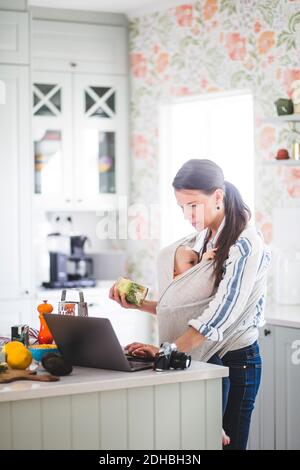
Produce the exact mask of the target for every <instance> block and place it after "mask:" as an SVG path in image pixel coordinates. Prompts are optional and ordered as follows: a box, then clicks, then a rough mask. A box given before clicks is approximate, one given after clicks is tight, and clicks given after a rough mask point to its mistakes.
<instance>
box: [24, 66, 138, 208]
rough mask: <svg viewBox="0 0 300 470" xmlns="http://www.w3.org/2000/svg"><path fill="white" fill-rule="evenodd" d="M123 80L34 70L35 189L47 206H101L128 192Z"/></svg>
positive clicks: (38, 201)
mask: <svg viewBox="0 0 300 470" xmlns="http://www.w3.org/2000/svg"><path fill="white" fill-rule="evenodd" d="M126 83H127V82H126V79H125V78H124V77H119V76H109V75H98V74H77V73H63V72H55V73H54V72H50V71H49V72H45V71H43V72H35V73H34V74H33V140H34V142H33V146H34V168H35V170H34V192H35V202H36V204H37V205H38V206H40V207H43V208H44V209H48V210H101V209H110V208H112V207H114V206H115V205H116V202H117V200H116V198H117V196H120V195H122V196H123V195H124V196H126V195H127V194H128V177H129V175H128V123H127V121H128V119H127V86H126Z"/></svg>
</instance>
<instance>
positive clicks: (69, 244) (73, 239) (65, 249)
mask: <svg viewBox="0 0 300 470" xmlns="http://www.w3.org/2000/svg"><path fill="white" fill-rule="evenodd" d="M48 239H49V257H50V280H49V281H47V282H43V287H46V288H52V289H60V288H72V287H94V286H95V285H96V280H95V279H94V278H93V259H92V257H90V256H88V255H86V254H85V252H84V246H85V244H86V242H89V238H88V237H87V236H85V235H71V236H68V235H61V234H60V233H52V234H49V235H48Z"/></svg>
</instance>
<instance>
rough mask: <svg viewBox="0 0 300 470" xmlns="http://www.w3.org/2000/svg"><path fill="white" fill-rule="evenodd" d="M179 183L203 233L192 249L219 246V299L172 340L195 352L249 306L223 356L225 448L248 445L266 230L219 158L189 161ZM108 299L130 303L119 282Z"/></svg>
mask: <svg viewBox="0 0 300 470" xmlns="http://www.w3.org/2000/svg"><path fill="white" fill-rule="evenodd" d="M173 187H174V190H175V197H176V200H177V203H178V204H179V205H180V206H181V207H182V209H183V210H184V212H185V214H187V217H188V219H189V221H190V222H191V224H192V225H193V227H194V228H195V229H196V230H197V231H198V232H201V233H199V239H198V240H197V243H196V244H195V246H194V250H195V249H197V250H199V253H200V255H201V254H203V253H205V252H206V251H207V250H211V249H215V257H214V260H213V263H214V277H213V279H214V281H213V282H214V288H215V290H214V295H213V298H212V300H211V301H210V302H209V304H208V306H207V307H206V308H205V310H204V311H203V312H201V315H200V316H199V317H198V318H192V319H191V320H189V321H188V323H187V325H186V330H185V331H184V333H183V334H182V335H180V336H179V337H178V338H177V339H176V340H175V341H174V343H175V346H176V347H177V349H178V350H179V351H182V352H191V351H193V350H194V349H196V348H199V347H200V346H201V345H205V344H206V343H207V344H208V342H215V343H216V342H220V344H221V341H223V337H224V338H225V337H226V332H227V331H228V330H229V329H230V327H231V326H232V325H234V324H235V322H236V321H237V320H238V319H239V318H240V317H242V316H243V313H244V312H245V311H246V310H248V311H249V309H250V321H249V315H248V317H247V321H246V322H244V323H245V325H244V324H243V323H242V325H243V326H242V329H241V331H240V334H239V335H238V339H237V340H235V341H234V342H233V343H232V342H231V343H230V344H228V348H227V350H226V353H225V354H224V355H223V356H222V354H220V355H221V357H222V363H223V364H224V366H227V367H229V380H230V388H229V393H228V398H227V403H226V407H225V412H224V416H223V428H224V430H225V432H226V434H228V436H229V437H230V445H228V446H227V447H226V448H227V449H246V446H247V440H248V434H249V427H250V420H251V414H252V411H253V408H254V402H255V398H256V395H257V391H258V388H259V384H260V378H261V357H260V353H259V347H258V344H257V338H258V327H259V326H261V325H262V324H263V307H264V297H265V296H264V293H263V294H262V292H261V289H257V288H256V287H257V283H258V282H260V283H261V282H262V280H263V281H265V279H266V273H267V266H268V265H269V262H270V254H269V252H268V250H267V249H266V247H265V245H264V242H263V240H262V236H261V234H260V233H259V232H258V231H257V230H256V229H255V227H253V226H250V225H249V224H248V222H249V219H250V216H251V214H250V210H249V209H248V207H247V206H246V205H245V203H244V202H243V200H242V198H241V195H240V193H239V191H238V190H237V189H236V188H235V186H233V185H232V184H231V183H228V182H226V181H224V175H223V171H222V169H221V168H220V167H219V166H218V165H216V164H215V163H214V162H212V161H210V160H197V159H193V160H189V161H188V162H186V163H185V164H184V165H183V166H182V167H181V168H180V170H179V171H178V173H177V174H176V176H175V178H174V181H173ZM199 208H200V209H201V210H199ZM203 229H204V230H205V232H204V231H203ZM203 235H205V236H203ZM192 269H194V268H192ZM257 292H258V293H259V294H257V295H256V293H257ZM110 297H111V298H112V299H113V300H115V301H117V302H118V303H119V304H120V305H122V306H123V307H125V308H132V305H130V304H128V303H127V302H126V300H125V296H124V295H122V296H121V297H120V296H119V295H118V292H117V289H116V286H115V285H113V286H112V287H111V289H110ZM156 308H157V302H155V301H145V302H144V303H143V305H142V306H141V310H143V311H146V312H149V313H153V314H155V313H156ZM177 321H179V320H178V317H177ZM127 349H128V351H129V353H131V354H135V355H148V354H150V355H152V356H154V355H155V354H156V353H157V352H158V350H159V349H158V348H157V347H156V346H154V345H147V344H143V343H136V342H135V343H132V344H130V345H128V346H127Z"/></svg>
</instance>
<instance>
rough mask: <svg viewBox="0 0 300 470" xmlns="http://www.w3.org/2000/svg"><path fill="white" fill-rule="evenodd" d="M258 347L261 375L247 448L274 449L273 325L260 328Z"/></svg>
mask: <svg viewBox="0 0 300 470" xmlns="http://www.w3.org/2000/svg"><path fill="white" fill-rule="evenodd" d="M259 347H260V353H261V356H262V377H261V384H260V388H259V392H258V396H257V399H256V402H255V408H254V411H253V414H252V418H251V429H250V435H249V443H248V446H249V449H251V450H255V449H265V450H274V449H275V375H274V372H275V363H274V361H275V358H274V352H275V327H274V326H272V325H265V327H264V328H262V329H261V330H260V337H259Z"/></svg>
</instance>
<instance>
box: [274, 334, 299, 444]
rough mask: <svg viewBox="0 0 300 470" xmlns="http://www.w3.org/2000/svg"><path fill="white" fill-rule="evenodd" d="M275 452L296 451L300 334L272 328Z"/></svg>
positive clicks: (297, 438) (297, 441) (297, 437)
mask: <svg viewBox="0 0 300 470" xmlns="http://www.w3.org/2000/svg"><path fill="white" fill-rule="evenodd" d="M275 333H276V347H275V364H276V388H275V391H276V449H277V450H293V449H300V407H299V392H300V330H299V329H296V328H285V327H279V326H278V327H276V332H275Z"/></svg>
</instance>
